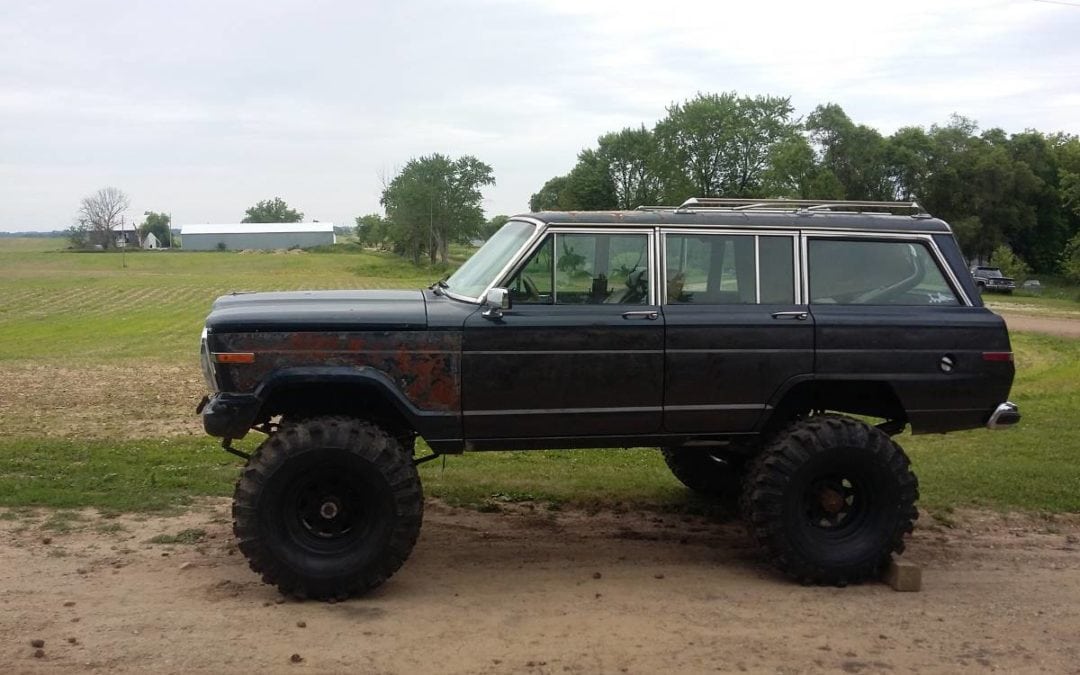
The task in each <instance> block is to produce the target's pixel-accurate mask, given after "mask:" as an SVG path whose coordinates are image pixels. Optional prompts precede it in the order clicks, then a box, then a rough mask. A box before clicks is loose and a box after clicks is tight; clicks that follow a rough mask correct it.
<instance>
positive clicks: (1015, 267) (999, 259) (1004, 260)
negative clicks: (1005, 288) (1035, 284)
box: [990, 244, 1031, 285]
mask: <svg viewBox="0 0 1080 675" xmlns="http://www.w3.org/2000/svg"><path fill="white" fill-rule="evenodd" d="M990 262H992V263H993V264H994V265H996V266H998V267H1000V268H1001V272H1002V274H1004V275H1005V276H1007V277H1012V278H1013V279H1015V280H1016V283H1017V285H1019V284H1022V283H1024V280H1025V279H1027V275H1028V273H1029V272H1031V269H1030V268H1029V267H1028V266H1027V263H1025V262H1024V261H1023V260H1021V259H1020V256H1018V255H1016V254H1015V253H1013V251H1012V249H1011V248H1009V247H1008V246H1005V245H1004V244H1002V245H1001V246H998V247H997V248H995V249H994V253H993V255H991V256H990Z"/></svg>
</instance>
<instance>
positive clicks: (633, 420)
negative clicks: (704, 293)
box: [462, 229, 664, 445]
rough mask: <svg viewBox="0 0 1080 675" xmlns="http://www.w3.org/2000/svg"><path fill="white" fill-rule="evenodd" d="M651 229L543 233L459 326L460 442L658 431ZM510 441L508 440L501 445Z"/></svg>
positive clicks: (658, 321)
mask: <svg viewBox="0 0 1080 675" xmlns="http://www.w3.org/2000/svg"><path fill="white" fill-rule="evenodd" d="M654 256H655V244H654V234H653V232H652V230H642V229H636V230H614V229H604V230H587V229H574V230H562V231H555V232H551V233H549V234H548V235H547V236H546V237H545V238H544V239H543V240H541V241H540V242H539V243H538V245H537V247H536V248H535V250H534V251H533V252H532V253H531V254H530V255H529V256H528V258H527V259H526V262H525V264H524V265H523V266H522V268H521V269H519V270H517V271H516V272H514V273H512V275H511V278H510V280H509V281H508V282H507V285H508V287H509V289H510V295H511V301H512V307H511V309H508V310H504V311H503V312H502V316H501V317H499V318H492V317H485V316H483V315H482V313H480V312H477V313H475V314H474V315H472V316H471V317H470V318H469V319H468V320H467V321H466V323H465V337H464V342H463V357H462V407H463V413H464V425H465V435H466V438H468V439H470V440H482V439H497V438H506V439H528V438H540V437H543V438H560V437H563V438H567V439H573V438H582V437H594V436H626V435H636V434H649V433H657V432H659V431H660V427H661V397H662V392H663V367H664V364H663V358H664V321H663V315H662V314H661V312H660V307H659V305H658V304H657V297H658V295H657V292H656V289H655V286H656V281H655V265H654V264H653V260H654ZM511 445H512V444H511Z"/></svg>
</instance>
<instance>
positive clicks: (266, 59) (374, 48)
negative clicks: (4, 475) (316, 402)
mask: <svg viewBox="0 0 1080 675" xmlns="http://www.w3.org/2000/svg"><path fill="white" fill-rule="evenodd" d="M730 90H735V91H738V92H739V93H741V94H773V95H783V96H791V99H792V103H793V104H794V106H795V109H796V111H797V113H798V114H799V115H806V114H807V113H809V112H810V111H811V110H812V109H813V108H814V106H816V105H817V104H819V103H825V102H829V101H832V102H835V103H838V104H840V105H841V106H842V107H843V108H844V109H845V110H846V111H847V113H848V114H849V115H850V116H851V117H852V118H853V119H854V120H855V121H857V122H862V123H867V124H870V125H873V126H875V127H877V128H878V129H880V130H881V131H882V132H884V133H890V132H892V131H893V130H895V129H896V128H897V127H899V126H904V125H909V124H918V125H929V124H932V123H935V122H938V123H941V122H945V121H946V120H947V119H948V116H949V115H950V114H951V113H953V112H957V113H960V114H963V115H965V116H968V117H971V118H974V119H975V120H977V121H978V122H979V124H980V125H981V126H982V127H984V128H985V127H994V126H998V127H1002V128H1004V129H1005V130H1007V131H1009V132H1015V131H1021V130H1023V129H1025V128H1032V127H1033V128H1036V129H1039V130H1041V131H1065V132H1069V133H1073V134H1077V133H1080V0H1061V4H1058V3H1053V2H1050V1H1046V2H1038V1H1036V0H956V1H952V0H950V1H948V2H944V1H942V0H931V1H924V0H907V1H905V2H902V3H895V2H891V3H876V2H869V1H867V0H861V1H856V2H828V1H819V2H805V1H802V2H790V3H784V2H772V1H769V0H754V1H753V2H745V3H738V4H734V3H727V2H717V1H715V0H714V1H712V2H700V3H691V2H680V1H678V0H665V1H664V2H657V1H656V0H651V1H650V2H641V3H636V2H629V1H627V0H611V1H607V0H601V1H590V0H522V1H520V2H514V1H494V0H490V1H489V0H466V1H460V0H459V1H456V2H434V1H424V2H410V1H408V0H397V1H393V2H385V3H374V2H366V1H360V2H356V1H353V2H348V1H342V2H329V1H327V2H320V1H314V0H303V1H297V2H281V1H276V0H257V1H256V0H242V1H241V0H237V1H228V0H212V1H196V0H185V1H184V2H175V1H161V2H155V1H152V0H143V1H141V2H136V1H133V0H122V1H117V2H99V1H89V0H70V1H49V0H35V1H34V2H5V3H4V9H3V11H2V12H0V230H51V229H62V228H66V227H68V226H70V225H71V223H72V222H73V220H74V217H75V213H76V211H77V209H78V204H79V200H80V198H81V197H83V196H84V195H87V194H89V193H91V192H93V191H94V190H96V189H97V188H100V187H104V186H108V185H114V186H116V187H119V188H121V189H123V190H124V191H125V192H127V193H128V194H129V195H130V196H131V199H132V207H131V211H130V215H131V216H133V217H135V218H137V219H139V220H141V218H142V213H143V211H145V210H158V211H169V212H172V214H173V217H174V222H175V223H177V224H180V223H205V222H236V221H238V220H240V218H242V217H243V215H244V209H245V208H247V207H248V206H250V205H251V204H253V203H254V202H256V201H258V200H260V199H265V198H269V197H273V196H281V197H283V198H284V199H285V200H286V201H288V202H289V203H290V204H291V205H292V206H294V207H296V208H298V209H300V210H302V211H303V212H304V213H305V215H306V217H307V219H318V220H321V221H324V222H325V221H331V220H332V221H334V222H336V223H339V224H351V223H352V220H353V218H354V217H355V216H357V215H358V214H362V213H369V212H373V211H377V210H378V209H379V193H380V190H381V183H380V177H381V176H387V177H391V176H392V175H393V174H394V172H395V170H396V169H398V168H400V167H401V166H402V165H403V164H404V163H405V162H406V161H407V160H408V159H409V158H410V157H413V156H417V155H421V154H428V153H432V152H442V153H446V154H450V155H453V156H457V155H461V154H472V155H475V156H477V157H479V158H480V159H481V160H483V161H485V162H487V163H489V164H491V165H492V167H494V169H495V176H496V179H497V181H498V184H497V186H495V187H493V188H489V189H488V190H487V192H486V193H485V194H486V203H485V208H486V211H487V213H488V215H489V216H491V215H494V214H497V213H508V214H511V213H519V212H522V211H525V210H527V208H528V199H529V195H530V194H532V193H533V192H536V191H537V189H538V188H539V187H540V186H541V185H542V184H543V183H544V181H546V180H547V179H548V178H550V177H552V176H554V175H557V174H561V173H565V172H566V171H568V170H569V169H570V168H571V167H572V166H573V164H574V161H575V156H576V154H577V152H578V151H579V150H581V149H582V148H584V147H589V146H591V145H593V144H594V143H595V141H596V137H597V136H598V135H600V134H602V133H605V132H608V131H616V130H618V129H621V128H622V127H625V126H630V125H634V126H636V125H639V124H641V123H645V124H646V125H648V126H651V125H652V124H653V123H654V122H655V121H656V120H657V119H659V118H660V117H662V116H663V115H664V111H665V106H667V105H669V104H671V103H672V102H673V101H681V100H684V99H686V98H689V97H692V96H694V95H695V94H696V93H697V92H699V91H702V92H719V91H730Z"/></svg>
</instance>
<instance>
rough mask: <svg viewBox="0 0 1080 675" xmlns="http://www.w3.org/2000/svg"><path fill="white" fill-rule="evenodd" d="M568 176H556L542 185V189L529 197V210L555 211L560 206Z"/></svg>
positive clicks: (534, 211)
mask: <svg viewBox="0 0 1080 675" xmlns="http://www.w3.org/2000/svg"><path fill="white" fill-rule="evenodd" d="M566 183H567V177H566V176H555V177H554V178H551V179H549V180H548V181H547V182H546V183H544V184H543V186H541V188H540V191H539V192H536V193H534V194H533V196H532V197H529V211H531V212H533V213H539V212H540V211H555V210H557V209H558V208H559V197H560V196H561V195H562V193H563V190H565V189H566Z"/></svg>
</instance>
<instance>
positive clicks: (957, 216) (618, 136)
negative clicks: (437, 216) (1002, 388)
mask: <svg viewBox="0 0 1080 675" xmlns="http://www.w3.org/2000/svg"><path fill="white" fill-rule="evenodd" d="M689 197H759V198H767V197H787V198H791V199H857V200H873V201H878V200H881V201H885V200H911V199H917V200H918V202H919V203H920V204H921V205H922V206H923V207H924V208H926V209H927V210H928V211H929V212H930V213H932V214H933V215H935V216H937V217H939V218H942V219H944V220H946V221H948V222H949V223H950V224H951V225H952V227H953V230H954V232H955V234H956V237H957V239H958V240H959V242H960V245H961V247H962V248H963V250H964V252H965V254H966V255H967V256H968V257H969V258H972V259H975V258H978V259H981V260H987V259H992V258H1000V259H1006V261H1007V262H1008V264H1009V265H1010V266H1012V267H1014V268H1019V269H1023V268H1027V267H1030V269H1031V270H1033V271H1036V272H1041V273H1054V272H1064V273H1066V274H1070V273H1071V274H1075V275H1076V279H1078V280H1080V140H1078V138H1077V137H1076V136H1072V135H1068V134H1063V133H1043V132H1039V131H1035V130H1026V131H1023V132H1021V133H1016V134H1008V133H1006V132H1005V131H1003V130H1001V129H987V130H980V129H979V127H978V126H977V125H976V123H975V122H973V121H972V120H969V119H967V118H965V117H961V116H957V115H954V116H953V117H951V118H950V119H949V120H948V122H946V123H945V124H943V125H937V124H935V125H931V126H930V127H929V128H923V127H919V126H909V127H903V128H901V129H898V130H897V131H896V132H895V133H893V134H891V135H889V136H885V135H883V134H882V133H880V132H879V131H877V130H876V129H874V128H872V127H870V126H867V125H865V124H858V123H856V122H854V121H853V120H852V119H851V118H850V117H849V116H848V115H847V113H845V112H844V110H843V109H842V108H841V107H840V106H839V105H836V104H833V103H829V104H825V105H819V106H818V107H817V108H815V109H814V110H813V112H811V113H810V114H809V115H807V116H806V118H805V119H803V118H799V117H797V116H796V115H795V113H794V109H793V107H792V105H791V102H790V99H788V98H783V97H774V96H755V97H749V96H740V95H738V94H737V93H735V92H728V93H721V94H699V95H697V96H696V97H694V98H692V99H690V100H688V101H685V102H682V103H676V104H673V105H672V106H670V107H669V108H668V109H667V114H666V115H665V116H664V117H663V118H662V119H661V120H660V121H658V122H657V123H656V124H655V125H653V127H652V128H648V127H646V126H645V125H641V126H639V127H633V128H626V129H623V130H621V131H613V132H610V133H606V134H604V135H602V136H600V137H599V138H598V139H597V142H596V145H595V147H590V148H586V149H584V150H582V151H581V152H580V153H579V154H578V157H577V163H576V164H575V165H574V167H573V168H572V169H571V170H570V171H569V172H568V173H567V174H565V175H562V176H556V177H554V178H551V179H550V180H548V181H547V182H545V183H544V184H543V186H542V187H541V188H540V190H539V191H538V192H537V193H536V194H534V195H532V198H531V199H530V200H529V208H530V210H532V211H545V210H559V211H569V210H607V209H633V208H636V207H638V206H641V205H650V204H668V205H671V204H680V203H682V202H683V201H685V200H686V199H687V198H689ZM1063 251H1064V255H1063Z"/></svg>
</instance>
